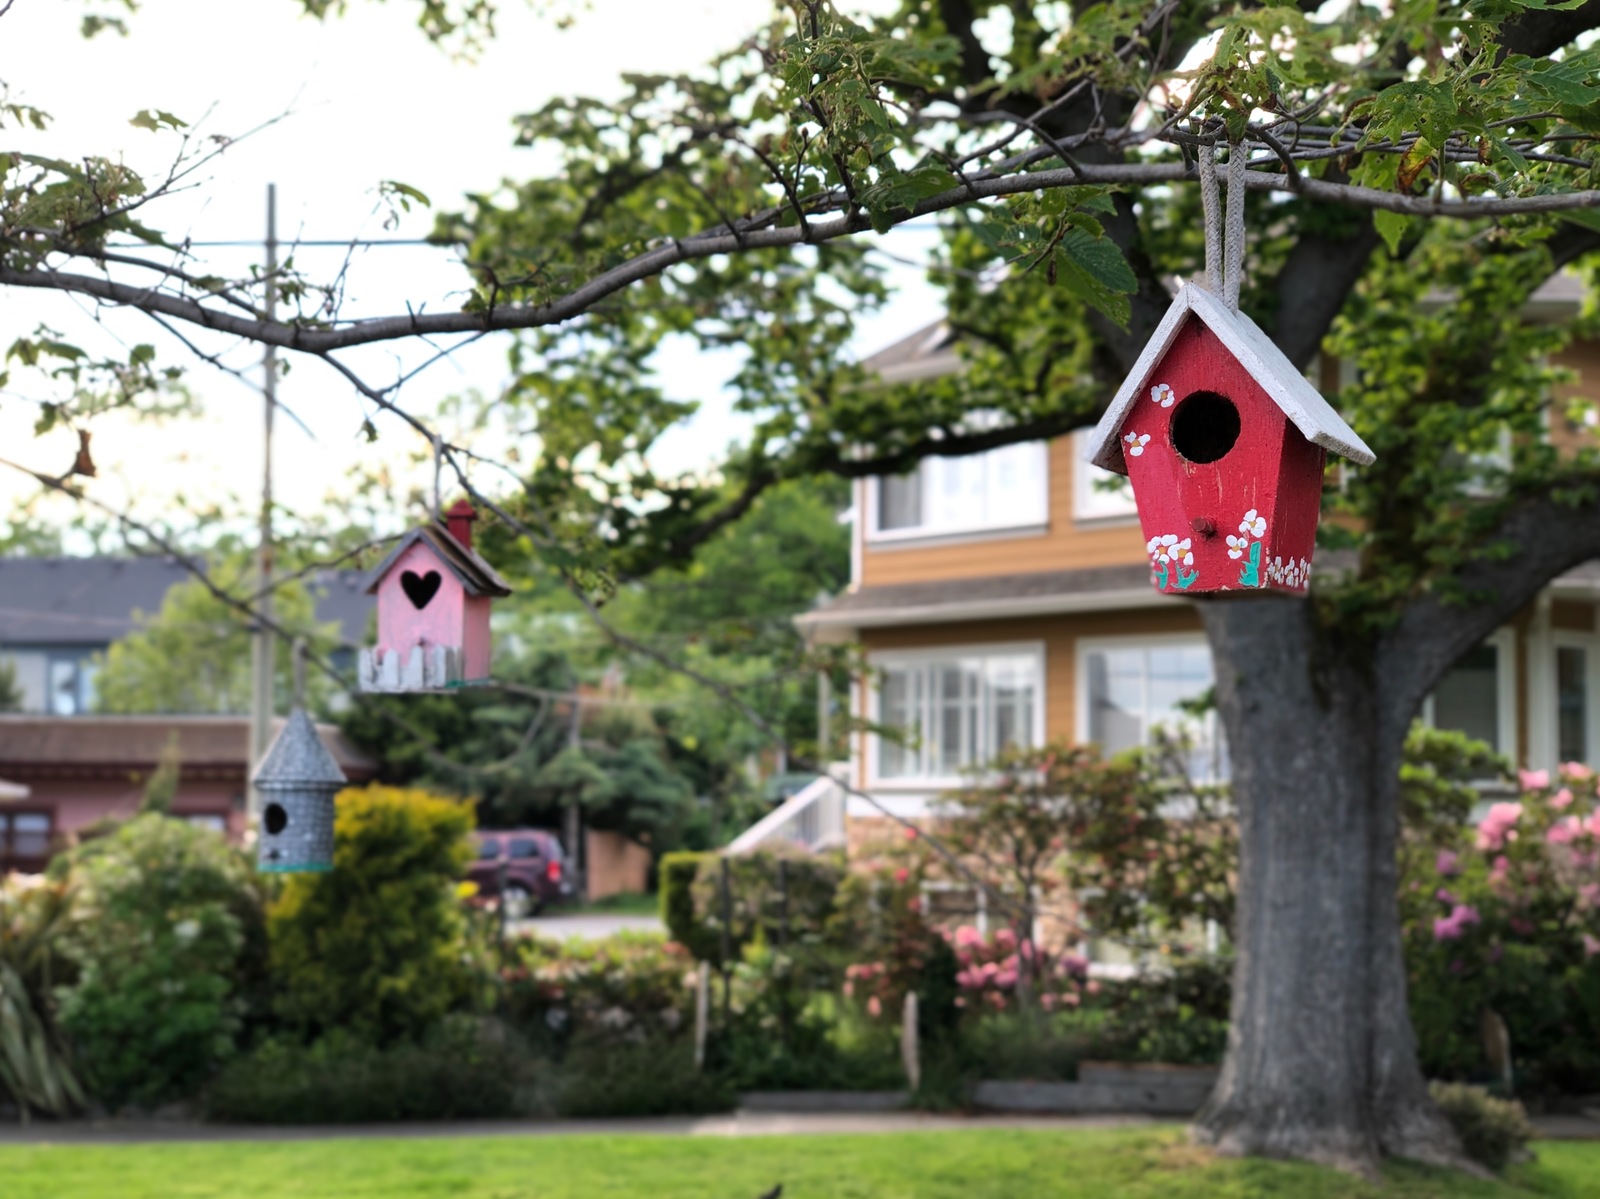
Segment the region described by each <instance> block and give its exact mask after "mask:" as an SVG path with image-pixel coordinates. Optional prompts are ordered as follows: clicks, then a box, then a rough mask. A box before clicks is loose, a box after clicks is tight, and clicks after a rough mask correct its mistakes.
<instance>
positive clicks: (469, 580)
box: [367, 521, 511, 595]
mask: <svg viewBox="0 0 1600 1199" xmlns="http://www.w3.org/2000/svg"><path fill="white" fill-rule="evenodd" d="M419 541H421V542H424V543H426V544H427V546H428V548H429V549H431V550H432V551H433V552H434V555H435V556H436V557H437V558H438V559H439V561H441V562H443V563H444V565H445V568H446V569H447V570H449V572H450V573H451V574H453V575H454V576H455V577H456V579H457V580H458V581H459V582H460V583H461V585H462V586H463V587H464V588H466V591H467V594H468V595H510V594H511V586H510V584H508V583H507V582H506V581H505V580H504V579H502V578H501V577H500V575H499V573H498V572H496V570H495V568H494V567H492V566H490V565H489V564H488V563H487V562H485V561H484V560H483V558H482V557H481V556H480V555H479V554H478V552H477V551H476V550H472V549H468V548H467V547H466V546H464V545H462V544H461V543H460V542H459V541H457V540H456V539H455V537H454V536H452V535H451V533H450V530H449V529H447V528H446V527H445V526H444V525H442V524H440V523H439V522H438V521H430V522H429V523H427V524H425V525H418V526H417V527H416V528H414V529H412V530H411V532H409V533H407V534H406V535H405V536H404V537H402V538H401V539H400V542H399V544H398V545H396V546H395V547H394V549H393V550H391V551H390V552H389V556H388V557H387V558H385V559H384V560H383V561H382V562H380V563H378V566H377V569H376V570H374V571H373V572H372V573H371V574H370V575H368V576H367V594H368V595H371V594H372V593H373V592H375V591H377V590H378V585H379V584H380V583H382V582H383V577H384V576H385V575H386V574H388V573H389V571H390V570H391V569H393V567H394V564H395V563H396V562H398V561H399V560H400V555H401V554H404V553H405V552H406V551H407V550H408V549H410V548H411V547H412V546H413V545H415V544H416V543H417V542H419Z"/></svg>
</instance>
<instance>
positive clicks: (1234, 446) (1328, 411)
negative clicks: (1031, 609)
mask: <svg viewBox="0 0 1600 1199" xmlns="http://www.w3.org/2000/svg"><path fill="white" fill-rule="evenodd" d="M1329 450H1332V451H1333V452H1334V453H1336V454H1341V455H1343V456H1344V457H1346V458H1348V459H1350V460H1351V461H1352V462H1355V463H1358V464H1360V465H1362V466H1365V465H1367V464H1369V463H1371V462H1372V461H1373V454H1372V451H1371V450H1369V449H1368V448H1367V446H1366V443H1365V442H1363V441H1362V440H1361V438H1360V437H1358V436H1356V434H1355V432H1354V431H1353V430H1352V429H1351V428H1350V426H1349V425H1347V424H1345V423H1344V421H1343V420H1342V419H1341V418H1340V416H1339V414H1338V413H1337V412H1335V411H1334V410H1333V409H1332V408H1331V407H1330V406H1329V405H1328V402H1327V401H1326V400H1324V399H1323V398H1322V396H1321V395H1319V394H1318V393H1317V389H1316V388H1314V387H1313V386H1312V385H1311V384H1310V382H1309V381H1307V379H1306V378H1305V376H1304V375H1302V374H1301V373H1300V372H1299V371H1298V370H1296V369H1295V368H1294V364H1293V363H1291V362H1290V361H1289V360H1288V359H1287V358H1285V357H1284V355H1283V352H1282V351H1281V350H1279V349H1278V347H1277V346H1275V345H1274V344H1273V343H1272V339H1271V338H1269V337H1268V336H1267V335H1266V334H1265V333H1263V332H1262V331H1261V330H1260V329H1259V328H1258V327H1257V326H1256V325H1255V323H1254V322H1253V321H1251V320H1250V318H1249V317H1247V316H1245V315H1243V314H1242V313H1238V312H1234V311H1232V310H1231V309H1229V308H1228V306H1227V305H1226V304H1224V303H1223V302H1222V301H1221V300H1219V299H1218V298H1217V297H1216V296H1214V295H1212V294H1211V293H1210V292H1208V291H1206V290H1204V289H1203V288H1200V287H1197V286H1196V285H1195V284H1193V283H1188V284H1185V285H1184V287H1183V289H1182V290H1181V291H1180V292H1179V293H1178V295H1177V298H1176V299H1175V300H1173V302H1172V307H1171V308H1169V309H1167V314H1166V316H1164V317H1163V318H1162V320H1161V324H1160V325H1158V326H1157V328H1156V331H1155V333H1154V335H1153V336H1152V337H1151V338H1150V343H1149V344H1148V345H1147V346H1145V349H1144V353H1143V354H1141V355H1140V356H1139V361H1138V362H1137V363H1136V364H1135V365H1134V368H1133V371H1132V373H1131V374H1129V375H1128V377H1127V379H1126V380H1125V381H1124V382H1123V384H1122V387H1121V389H1120V390H1119V391H1118V392H1117V395H1116V398H1115V399H1113V400H1112V401H1111V406H1110V407H1109V408H1108V409H1106V414H1105V416H1103V417H1102V418H1101V419H1100V423H1099V425H1098V426H1096V428H1095V431H1094V436H1093V438H1092V439H1091V444H1090V447H1089V452H1088V454H1087V457H1088V459H1089V461H1091V462H1093V463H1094V464H1095V465H1096V466H1100V467H1104V468H1105V469H1106V470H1111V471H1116V472H1117V473H1118V474H1122V475H1127V476H1128V481H1129V482H1130V483H1131V484H1132V485H1133V497H1134V500H1135V502H1136V503H1137V504H1138V506H1139V523H1140V525H1141V526H1142V527H1143V529H1144V535H1145V538H1146V542H1145V548H1146V549H1147V550H1148V551H1149V554H1150V577H1151V582H1152V583H1153V584H1154V585H1155V587H1156V589H1157V590H1158V591H1169V592H1178V593H1187V594H1191V595H1193V594H1197V593H1200V592H1215V591H1235V590H1245V589H1252V588H1268V589H1272V590H1276V591H1287V592H1292V593H1295V594H1300V593H1303V592H1304V591H1305V589H1306V584H1307V583H1308V582H1309V581H1310V577H1311V555H1312V548H1313V545H1314V544H1315V541H1316V533H1317V518H1318V516H1319V515H1320V513H1321V508H1322V467H1323V460H1324V458H1325V456H1326V454H1327V451H1329Z"/></svg>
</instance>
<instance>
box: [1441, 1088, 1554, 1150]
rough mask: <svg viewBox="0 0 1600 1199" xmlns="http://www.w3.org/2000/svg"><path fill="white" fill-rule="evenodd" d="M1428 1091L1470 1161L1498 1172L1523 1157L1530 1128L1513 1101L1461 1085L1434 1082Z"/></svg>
mask: <svg viewBox="0 0 1600 1199" xmlns="http://www.w3.org/2000/svg"><path fill="white" fill-rule="evenodd" d="M1428 1090H1429V1092H1430V1093H1431V1094H1432V1095H1433V1101H1434V1102H1435V1103H1437V1104H1438V1105H1439V1110H1440V1111H1441V1112H1443V1113H1444V1115H1445V1118H1446V1119H1447V1120H1449V1121H1450V1124H1451V1127H1453V1128H1454V1129H1455V1130H1456V1135H1457V1136H1458V1137H1460V1138H1461V1147H1462V1149H1464V1150H1466V1153H1467V1156H1468V1157H1470V1158H1471V1159H1472V1160H1473V1161H1475V1162H1478V1163H1480V1164H1481V1165H1484V1166H1487V1167H1488V1168H1489V1169H1491V1170H1497V1171H1498V1170H1503V1169H1505V1168H1506V1166H1507V1165H1508V1164H1510V1163H1511V1162H1513V1161H1517V1160H1520V1159H1521V1158H1522V1157H1524V1156H1525V1155H1526V1154H1527V1151H1528V1142H1529V1141H1530V1140H1532V1139H1533V1128H1532V1126H1531V1125H1530V1124H1529V1123H1528V1116H1527V1113H1526V1112H1524V1111H1523V1110H1522V1104H1520V1103H1518V1102H1517V1101H1516V1100H1514V1099H1496V1098H1494V1097H1493V1096H1492V1095H1490V1094H1489V1092H1488V1091H1485V1090H1484V1089H1483V1088H1482V1087H1472V1086H1467V1085H1466V1084H1464V1083H1445V1082H1436V1083H1433V1084H1432V1085H1431V1086H1430V1087H1429V1088H1428Z"/></svg>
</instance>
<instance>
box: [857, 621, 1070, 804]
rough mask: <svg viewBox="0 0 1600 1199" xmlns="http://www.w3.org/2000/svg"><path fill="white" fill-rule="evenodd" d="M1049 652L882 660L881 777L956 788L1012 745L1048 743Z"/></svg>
mask: <svg viewBox="0 0 1600 1199" xmlns="http://www.w3.org/2000/svg"><path fill="white" fill-rule="evenodd" d="M1043 661H1044V653H1043V650H1042V649H1038V648H1029V649H1014V648H1013V649H1005V650H998V649H997V650H976V651H960V650H957V651H939V652H930V653H928V654H919V655H910V656H902V655H895V656H887V657H884V658H880V659H877V660H875V663H874V665H876V666H877V667H878V669H879V671H880V677H879V683H878V690H877V715H876V720H877V721H878V723H880V724H883V725H887V726H889V727H891V728H895V729H899V730H902V732H903V734H904V739H903V740H899V741H897V740H894V739H892V738H889V737H875V738H874V741H875V743H876V746H877V752H876V774H877V777H878V778H880V779H893V780H901V779H907V780H928V781H935V780H938V781H944V782H952V781H955V780H956V779H958V778H959V777H960V775H961V773H962V772H963V771H964V770H966V769H968V768H969V767H972V766H978V765H981V764H983V763H984V762H987V761H989V760H991V759H992V758H994V756H995V755H996V754H997V753H999V752H1000V750H1002V749H1004V748H1005V747H1006V746H1008V745H1018V746H1029V745H1035V744H1037V743H1038V742H1039V741H1041V740H1042V739H1043V735H1044V710H1043V705H1042V704H1041V702H1040V696H1041V680H1042V678H1043V675H1044V670H1043Z"/></svg>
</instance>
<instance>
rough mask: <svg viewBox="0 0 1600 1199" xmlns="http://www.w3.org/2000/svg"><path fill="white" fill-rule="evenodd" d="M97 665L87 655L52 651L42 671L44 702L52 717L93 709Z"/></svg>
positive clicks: (72, 714)
mask: <svg viewBox="0 0 1600 1199" xmlns="http://www.w3.org/2000/svg"><path fill="white" fill-rule="evenodd" d="M99 669H100V668H99V666H98V665H97V664H96V663H95V660H94V659H93V658H92V657H89V656H87V655H74V656H71V657H68V656H65V655H54V654H52V655H51V657H50V660H49V663H48V665H47V666H46V672H45V702H46V703H47V704H48V706H49V711H50V714H51V715H52V716H78V715H81V714H83V713H85V712H89V711H91V710H93V708H94V700H95V688H94V681H95V675H97V674H98V673H99Z"/></svg>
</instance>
